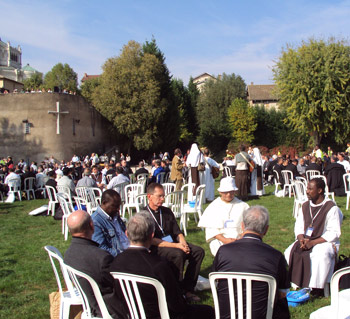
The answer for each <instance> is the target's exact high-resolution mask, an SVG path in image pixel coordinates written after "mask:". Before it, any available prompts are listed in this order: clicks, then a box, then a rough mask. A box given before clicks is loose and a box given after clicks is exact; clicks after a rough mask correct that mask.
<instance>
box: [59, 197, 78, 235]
mask: <svg viewBox="0 0 350 319" xmlns="http://www.w3.org/2000/svg"><path fill="white" fill-rule="evenodd" d="M56 197H57V199H58V202H59V203H60V206H61V209H62V212H63V215H62V234H64V240H67V239H68V225H67V218H68V217H69V215H70V214H71V213H72V212H73V211H74V207H73V205H72V203H71V202H70V201H69V198H68V195H67V194H66V193H57V194H56Z"/></svg>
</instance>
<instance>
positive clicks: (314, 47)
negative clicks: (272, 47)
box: [273, 39, 350, 144]
mask: <svg viewBox="0 0 350 319" xmlns="http://www.w3.org/2000/svg"><path fill="white" fill-rule="evenodd" d="M273 73H274V79H275V82H276V85H277V89H278V94H279V98H280V105H281V108H284V109H285V110H286V112H287V123H288V124H289V126H290V127H292V128H293V129H294V131H296V132H299V133H301V134H310V135H312V136H313V137H314V142H315V143H316V144H319V143H320V142H321V139H322V137H323V136H324V135H328V134H333V135H334V138H335V141H336V142H338V143H343V142H344V140H345V139H346V138H347V137H348V136H349V133H350V121H349V118H350V108H349V101H350V47H349V46H348V45H346V44H345V42H344V41H335V40H334V39H330V40H328V41H323V40H319V41H317V40H314V39H311V40H309V41H307V42H302V43H301V45H300V46H299V47H298V48H292V47H287V48H286V49H284V50H283V51H282V54H281V56H280V57H279V60H278V61H277V63H276V65H275V66H274V68H273Z"/></svg>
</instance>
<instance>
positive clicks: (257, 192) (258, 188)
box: [250, 147, 265, 196]
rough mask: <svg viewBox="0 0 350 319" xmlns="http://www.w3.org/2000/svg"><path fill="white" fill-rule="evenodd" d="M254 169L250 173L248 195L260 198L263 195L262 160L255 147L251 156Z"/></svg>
mask: <svg viewBox="0 0 350 319" xmlns="http://www.w3.org/2000/svg"><path fill="white" fill-rule="evenodd" d="M251 157H252V159H253V161H254V163H255V168H254V170H253V171H252V173H251V178H250V181H251V182H250V194H251V195H253V196H262V195H264V194H265V189H264V183H263V174H264V172H263V164H264V163H263V160H262V157H261V154H260V151H259V149H258V148H257V147H254V148H253V154H252V155H251Z"/></svg>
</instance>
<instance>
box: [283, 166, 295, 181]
mask: <svg viewBox="0 0 350 319" xmlns="http://www.w3.org/2000/svg"><path fill="white" fill-rule="evenodd" d="M281 173H282V176H283V180H284V183H285V184H291V183H292V180H293V172H292V171H289V170H286V169H284V170H283V171H281Z"/></svg>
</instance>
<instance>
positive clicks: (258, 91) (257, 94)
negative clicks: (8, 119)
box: [247, 83, 278, 109]
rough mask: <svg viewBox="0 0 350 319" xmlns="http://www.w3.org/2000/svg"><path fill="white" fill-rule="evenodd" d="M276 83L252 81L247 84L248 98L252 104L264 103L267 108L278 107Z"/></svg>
mask: <svg viewBox="0 0 350 319" xmlns="http://www.w3.org/2000/svg"><path fill="white" fill-rule="evenodd" d="M275 90H276V85H274V84H262V85H255V84H254V83H252V84H251V85H248V86H247V100H248V102H249V104H250V105H252V106H254V105H264V106H265V107H266V108H271V107H274V108H276V109H278V98H277V95H276V92H275Z"/></svg>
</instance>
